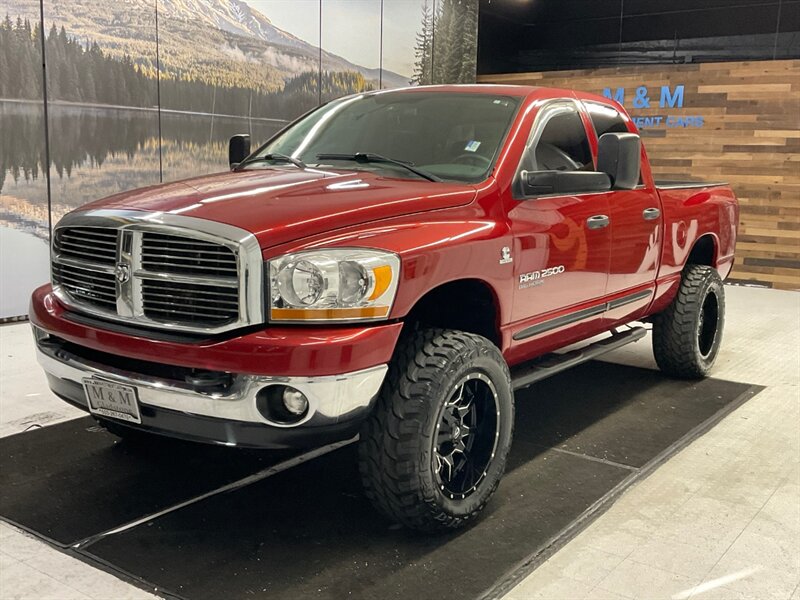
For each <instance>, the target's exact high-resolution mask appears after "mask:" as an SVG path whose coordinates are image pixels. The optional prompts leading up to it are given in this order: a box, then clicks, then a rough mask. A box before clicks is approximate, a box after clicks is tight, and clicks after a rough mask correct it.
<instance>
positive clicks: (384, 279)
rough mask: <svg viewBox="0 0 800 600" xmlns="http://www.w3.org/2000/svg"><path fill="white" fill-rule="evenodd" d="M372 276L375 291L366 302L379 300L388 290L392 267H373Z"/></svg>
mask: <svg viewBox="0 0 800 600" xmlns="http://www.w3.org/2000/svg"><path fill="white" fill-rule="evenodd" d="M372 275H373V276H374V277H375V289H374V290H372V293H371V294H370V295H369V298H367V300H375V298H380V297H381V296H383V294H384V293H385V292H386V290H388V289H389V284H390V283H392V267H390V266H389V265H383V266H380V267H375V268H374V269H372Z"/></svg>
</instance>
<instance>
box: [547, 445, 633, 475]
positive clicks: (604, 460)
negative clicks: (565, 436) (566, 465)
mask: <svg viewBox="0 0 800 600" xmlns="http://www.w3.org/2000/svg"><path fill="white" fill-rule="evenodd" d="M551 450H554V451H555V452H561V453H563V454H569V455H570V456H575V457H577V458H585V459H586V460H590V461H592V462H598V463H602V464H604V465H609V466H611V467H619V468H620V469H625V470H626V471H631V472H633V473H636V472H637V471H639V470H640V469H641V467H632V466H631V465H626V464H623V463H618V462H615V461H613V460H608V459H607V458H598V457H597V456H591V455H589V454H582V453H581V452H574V451H572V450H566V449H564V448H551Z"/></svg>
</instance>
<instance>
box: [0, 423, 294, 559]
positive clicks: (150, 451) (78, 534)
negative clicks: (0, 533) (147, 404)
mask: <svg viewBox="0 0 800 600" xmlns="http://www.w3.org/2000/svg"><path fill="white" fill-rule="evenodd" d="M294 454H297V453H294ZM289 456H291V454H290V453H288V452H254V451H236V452H232V451H231V449H230V448H224V447H219V446H209V445H201V444H191V443H188V442H180V441H176V440H169V439H162V438H153V440H152V442H149V443H148V445H147V446H143V445H138V444H133V443H130V442H123V441H119V439H118V438H116V437H115V436H113V435H111V434H110V433H108V432H106V431H105V430H104V429H102V428H101V427H99V426H98V425H97V423H96V422H95V420H94V419H93V418H91V417H84V418H81V419H75V420H73V421H67V422H65V423H60V424H58V425H51V426H49V427H44V428H42V429H36V430H33V431H29V432H26V433H20V434H17V435H12V436H9V437H5V438H2V439H0V516H2V517H3V518H4V519H6V520H8V521H10V522H12V523H15V524H17V525H19V526H21V527H23V528H24V529H27V530H29V531H32V532H34V533H36V534H37V535H40V536H41V537H44V538H46V539H48V540H50V541H52V542H54V543H55V544H58V545H63V546H67V545H70V544H74V543H75V542H78V541H79V540H83V539H85V538H87V537H90V536H93V535H97V534H99V533H102V532H104V531H107V530H109V529H112V528H115V527H119V526H121V525H124V524H126V523H129V522H131V521H134V520H136V519H139V518H141V517H146V516H148V515H152V514H155V513H157V512H159V511H161V510H164V509H166V508H168V507H170V506H174V505H176V504H179V503H181V502H184V501H186V500H189V499H191V498H194V497H195V496H198V495H201V494H203V493H206V492H209V491H211V490H215V489H217V488H219V487H221V486H223V485H225V484H228V483H230V482H232V481H236V480H237V479H240V478H242V477H245V476H247V475H250V474H252V473H254V472H257V471H259V470H261V469H265V468H267V467H269V466H271V465H273V464H275V463H277V462H279V461H281V460H285V459H286V458H288V457H289Z"/></svg>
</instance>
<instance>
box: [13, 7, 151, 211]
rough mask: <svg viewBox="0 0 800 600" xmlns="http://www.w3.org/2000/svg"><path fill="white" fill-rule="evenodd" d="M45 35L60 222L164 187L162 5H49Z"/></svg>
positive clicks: (54, 194) (55, 206)
mask: <svg viewBox="0 0 800 600" xmlns="http://www.w3.org/2000/svg"><path fill="white" fill-rule="evenodd" d="M24 1H28V0H24ZM15 2H17V0H15ZM44 29H45V31H46V35H47V40H46V43H45V61H46V65H47V97H48V105H47V109H48V124H49V140H50V164H51V167H50V181H51V196H50V201H51V202H50V204H51V212H52V219H53V223H55V222H57V221H58V219H60V218H61V217H62V216H63V215H64V214H65V213H66V212H68V211H70V210H73V209H75V208H78V207H79V206H82V205H84V204H86V203H87V202H91V201H93V200H96V199H98V198H103V197H105V196H109V195H111V194H114V193H117V192H122V191H125V190H130V189H134V188H137V187H141V186H144V185H149V184H153V183H158V181H159V178H160V167H159V139H158V109H157V92H156V14H155V4H154V3H153V2H152V1H145V0H131V1H129V2H115V1H112V0H70V2H63V1H61V0H44Z"/></svg>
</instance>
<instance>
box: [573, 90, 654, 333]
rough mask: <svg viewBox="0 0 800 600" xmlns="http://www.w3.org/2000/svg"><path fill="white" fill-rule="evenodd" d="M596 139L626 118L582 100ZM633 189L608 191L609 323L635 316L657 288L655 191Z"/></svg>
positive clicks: (624, 124) (623, 125)
mask: <svg viewBox="0 0 800 600" xmlns="http://www.w3.org/2000/svg"><path fill="white" fill-rule="evenodd" d="M583 104H584V106H585V107H586V111H587V113H588V115H589V119H590V120H591V122H592V126H593V128H594V133H595V135H596V137H597V138H598V139H599V138H600V136H602V135H603V134H604V133H627V132H628V131H630V129H631V128H629V126H628V120H627V118H626V117H624V116H623V115H622V114H621V113H620V112H619V111H617V110H616V109H615V108H614V107H613V106H611V105H610V104H602V103H600V102H594V101H584V102H583ZM639 177H640V179H639V186H638V187H637V188H636V189H633V190H614V191H612V192H611V193H609V194H608V204H609V205H608V210H609V213H608V215H609V217H610V221H611V227H610V231H611V257H610V261H609V269H608V286H607V295H608V296H609V300H610V302H611V304H610V306H611V310H609V312H608V314H607V315H606V318H607V320H608V321H617V320H620V319H633V318H635V317H637V316H639V315H638V313H639V312H641V311H642V310H643V309H645V308H646V307H647V305H648V304H649V302H650V300H651V299H652V298H651V293H652V290H653V287H654V286H655V278H656V269H657V268H658V257H659V249H660V240H661V238H662V236H663V231H662V226H661V223H662V219H661V204H660V200H659V197H658V193H657V192H656V190H655V189H654V188H652V187H650V188H647V187H646V186H645V185H644V184H643V183H642V179H641V174H640V176H639Z"/></svg>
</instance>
